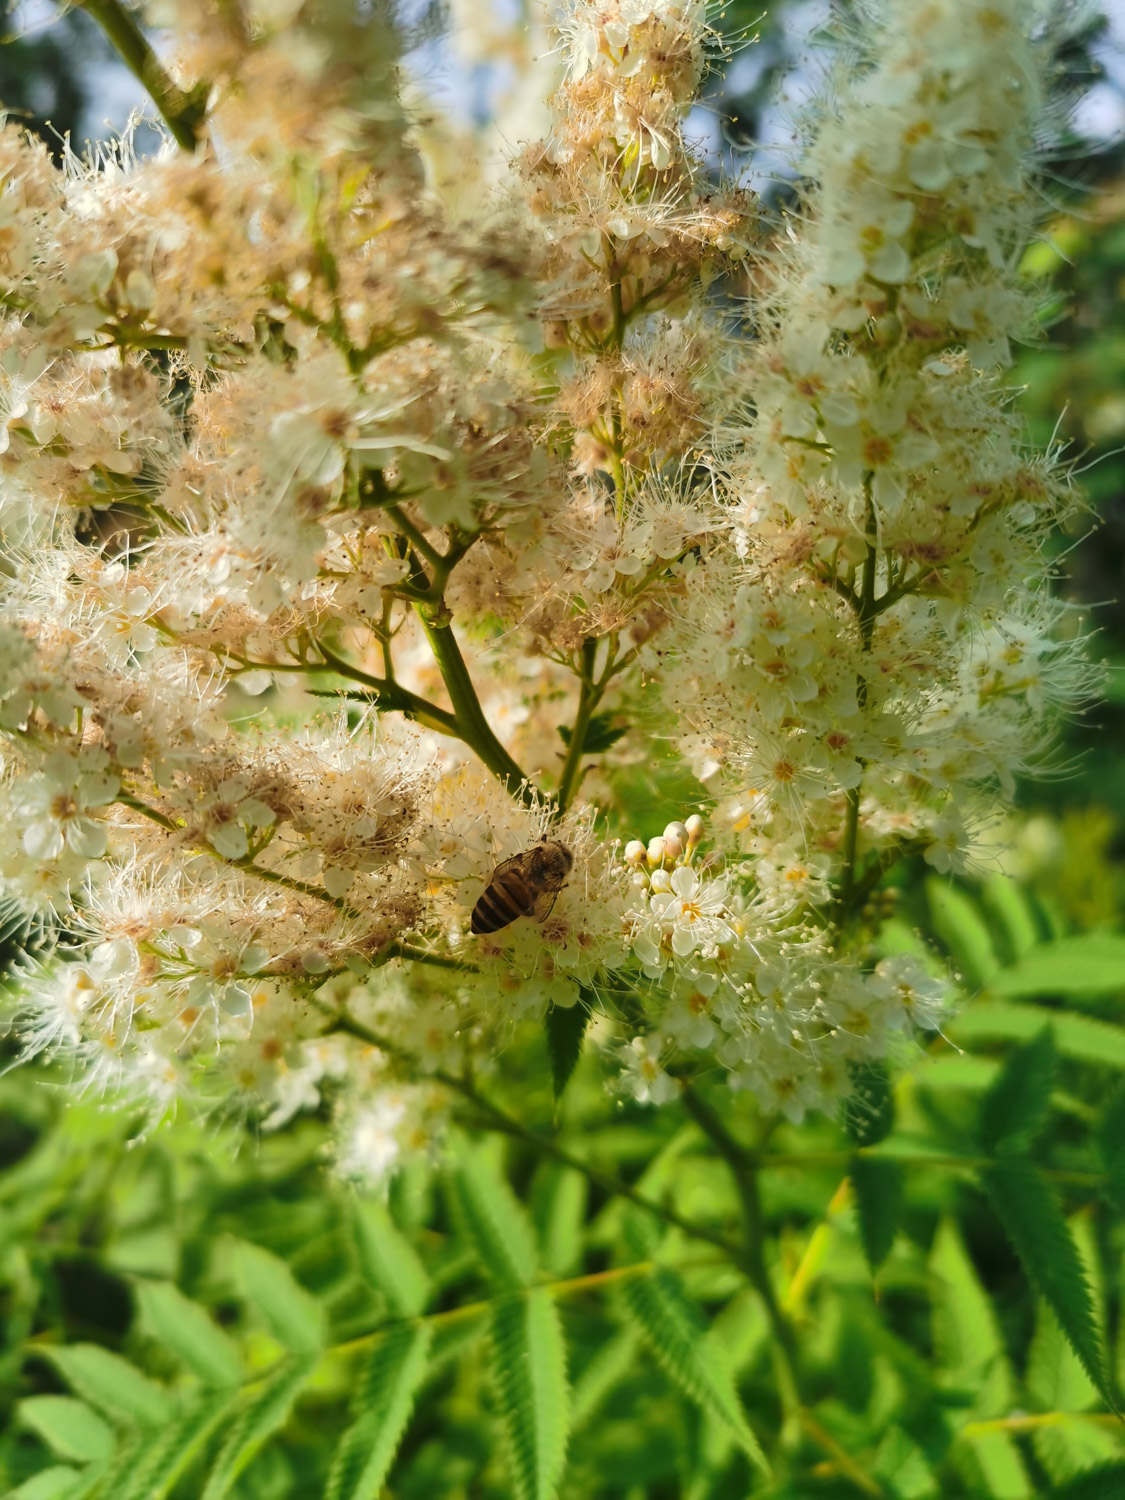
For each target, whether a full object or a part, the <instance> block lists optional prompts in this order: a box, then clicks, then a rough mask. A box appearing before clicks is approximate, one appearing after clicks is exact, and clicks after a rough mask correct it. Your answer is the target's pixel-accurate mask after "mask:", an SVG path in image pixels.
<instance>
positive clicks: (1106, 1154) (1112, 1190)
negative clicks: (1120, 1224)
mask: <svg viewBox="0 0 1125 1500" xmlns="http://www.w3.org/2000/svg"><path fill="white" fill-rule="evenodd" d="M1098 1150H1099V1152H1100V1154H1101V1158H1102V1164H1103V1166H1104V1167H1105V1175H1106V1181H1105V1189H1104V1190H1105V1194H1106V1197H1107V1198H1108V1199H1109V1200H1110V1202H1111V1203H1112V1204H1113V1206H1114V1207H1115V1208H1116V1209H1117V1211H1118V1213H1125V1085H1123V1086H1122V1087H1121V1088H1119V1089H1118V1091H1117V1093H1116V1094H1115V1095H1114V1096H1113V1098H1112V1099H1111V1100H1110V1102H1109V1105H1108V1107H1107V1109H1106V1112H1105V1114H1104V1115H1103V1116H1102V1119H1101V1122H1100V1123H1099V1125H1098Z"/></svg>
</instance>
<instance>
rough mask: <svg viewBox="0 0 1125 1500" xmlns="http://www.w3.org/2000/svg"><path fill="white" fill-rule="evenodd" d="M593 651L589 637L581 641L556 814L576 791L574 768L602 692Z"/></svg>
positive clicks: (581, 754) (561, 810) (580, 757)
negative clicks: (575, 699)
mask: <svg viewBox="0 0 1125 1500" xmlns="http://www.w3.org/2000/svg"><path fill="white" fill-rule="evenodd" d="M597 649H598V643H597V640H596V639H595V638H594V637H593V636H587V637H586V639H585V640H584V641H583V642H582V674H581V678H580V686H579V690H578V711H577V713H576V714H575V716H574V724H573V727H572V728H571V731H570V741H569V743H568V744H567V747H566V760H565V761H564V763H563V768H562V775H561V776H560V777H559V789H558V792H557V793H556V798H555V800H556V802H557V803H558V809H559V812H560V813H564V812H566V810H567V808H568V807H569V806H570V799H571V798H572V797H573V796H574V792H575V790H576V788H577V785H578V767H579V765H580V764H581V761H582V757H583V755H584V754H585V753H586V736H587V734H588V733H589V729H590V720H591V719H592V718H593V716H594V710H595V709H596V708H597V706H598V702H599V700H600V698H601V696H602V693H603V692H604V691H605V683H606V678H604V677H603V678H602V680H601V681H595V680H594V657H595V655H596V653H597Z"/></svg>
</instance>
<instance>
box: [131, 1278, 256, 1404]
mask: <svg viewBox="0 0 1125 1500" xmlns="http://www.w3.org/2000/svg"><path fill="white" fill-rule="evenodd" d="M136 1294H137V1300H138V1302H139V1304H140V1310H141V1318H142V1320H143V1322H144V1325H145V1327H146V1329H147V1330H148V1332H149V1333H150V1334H151V1335H152V1337H153V1338H154V1339H156V1340H158V1341H159V1343H160V1344H161V1346H162V1347H163V1348H165V1349H167V1350H170V1351H171V1353H172V1354H174V1355H175V1356H176V1358H177V1359H178V1360H180V1361H181V1363H182V1364H184V1365H186V1367H187V1368H188V1369H189V1370H190V1371H191V1372H192V1373H193V1374H194V1375H198V1376H199V1378H200V1380H201V1381H202V1382H203V1383H204V1385H208V1386H232V1385H237V1384H238V1383H239V1381H240V1380H241V1379H242V1361H241V1360H240V1359H239V1357H238V1350H237V1349H236V1348H235V1345H234V1343H233V1341H232V1340H231V1339H230V1338H228V1336H227V1335H226V1334H225V1333H224V1332H223V1330H222V1329H221V1328H220V1327H219V1326H218V1324H217V1323H215V1322H214V1321H213V1320H212V1318H211V1317H210V1315H209V1314H208V1312H207V1311H206V1309H205V1308H203V1307H201V1306H200V1305H199V1303H198V1302H192V1301H191V1300H190V1298H188V1297H185V1296H184V1294H183V1292H181V1291H180V1289H179V1287H178V1286H176V1285H175V1284H174V1283H173V1282H171V1281H142V1282H141V1283H140V1284H139V1285H138V1286H137V1288H136Z"/></svg>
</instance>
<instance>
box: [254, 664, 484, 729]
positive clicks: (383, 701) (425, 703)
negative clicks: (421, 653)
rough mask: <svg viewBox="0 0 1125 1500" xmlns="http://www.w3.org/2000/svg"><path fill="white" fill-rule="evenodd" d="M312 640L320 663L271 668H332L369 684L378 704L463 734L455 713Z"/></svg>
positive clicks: (430, 726) (431, 726) (426, 724)
mask: <svg viewBox="0 0 1125 1500" xmlns="http://www.w3.org/2000/svg"><path fill="white" fill-rule="evenodd" d="M315 644H316V649H317V650H318V651H319V652H320V654H321V656H322V657H323V658H324V661H323V663H320V662H304V663H301V664H300V665H297V666H294V667H283V668H274V669H273V670H280V671H299V672H300V671H304V672H316V671H321V670H325V669H327V670H329V671H332V672H335V673H336V674H337V676H339V677H349V678H351V680H352V681H353V682H359V683H362V684H363V686H364V687H367V688H370V689H371V691H372V692H373V693H374V694H375V695H376V697H377V699H378V702H379V706H380V707H381V708H386V709H390V710H391V711H395V712H399V713H403V714H405V715H406V717H407V718H408V719H413V720H414V721H415V722H416V723H418V724H421V725H422V726H423V728H425V729H434V730H436V731H437V733H438V734H448V735H451V736H452V737H453V738H454V739H461V738H463V736H462V734H461V728H460V725H459V724H458V722H457V719H456V717H455V716H454V715H453V714H451V713H450V712H449V710H448V709H445V708H439V707H438V705H437V704H436V703H431V702H430V701H429V700H428V699H427V698H420V697H419V696H418V694H417V693H412V692H411V691H410V689H409V688H404V687H403V686H402V684H401V683H398V682H395V681H393V680H392V679H391V678H390V677H373V676H372V675H371V673H370V672H365V671H363V669H362V668H361V667H356V666H353V665H352V663H351V662H349V661H346V660H345V659H344V658H343V657H342V656H337V655H336V653H335V651H333V650H332V649H331V647H329V646H326V645H325V644H324V642H323V641H317V642H316V643H315ZM250 665H251V666H255V665H256V666H262V667H266V668H270V663H269V662H257V663H254V662H251V663H250Z"/></svg>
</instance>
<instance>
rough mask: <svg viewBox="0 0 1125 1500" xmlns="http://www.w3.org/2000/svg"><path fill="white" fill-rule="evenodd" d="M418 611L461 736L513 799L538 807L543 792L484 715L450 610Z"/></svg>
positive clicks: (422, 608)
mask: <svg viewBox="0 0 1125 1500" xmlns="http://www.w3.org/2000/svg"><path fill="white" fill-rule="evenodd" d="M414 608H415V610H416V612H417V615H418V618H419V620H420V621H421V622H422V629H423V630H424V631H425V632H426V639H427V640H428V641H429V643H430V650H431V651H432V652H433V653H434V660H435V661H436V662H437V665H438V671H439V672H440V673H441V680H442V681H443V682H444V683H445V690H446V692H447V693H448V694H449V701H450V703H452V705H453V719H454V720H455V722H456V724H457V734H458V736H459V737H460V738H461V739H462V740H464V742H465V744H466V745H468V746H469V747H470V748H471V749H473V750H475V751H476V753H477V755H478V756H479V757H480V759H481V761H482V762H483V764H484V765H485V766H487V767H488V769H489V770H490V771H491V772H492V774H493V776H495V777H496V779H497V780H498V781H500V782H501V783H502V784H503V785H504V787H505V788H506V789H507V790H508V792H509V793H510V794H511V795H512V796H513V797H518V798H519V800H520V801H521V802H523V803H524V804H525V805H526V806H528V807H537V806H538V805H539V793H538V792H537V791H536V789H535V787H534V786H532V784H531V782H530V781H529V779H528V778H527V776H526V775H525V774H524V772H523V771H522V770H521V769H520V767H519V766H518V765H517V764H516V762H515V761H514V760H513V759H512V757H511V756H510V755H509V754H508V752H507V750H505V749H504V746H503V745H502V744H501V743H500V741H499V740H498V739H497V738H496V736H495V734H493V732H492V726H491V724H489V722H488V720H487V719H486V718H485V716H484V709H483V708H482V707H481V703H480V699H479V698H478V697H477V690H476V688H475V687H474V686H473V680H472V678H471V677H470V676H469V669H468V667H467V666H466V665H465V658H464V657H463V656H462V655H461V648H460V647H459V646H458V644H457V638H456V636H455V635H454V634H453V626H452V623H451V621H450V619H449V616H448V611H446V610H445V609H444V607H442V608H440V609H439V610H436V611H435V610H433V609H431V608H430V607H429V606H428V605H425V604H416V605H415V606H414Z"/></svg>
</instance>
